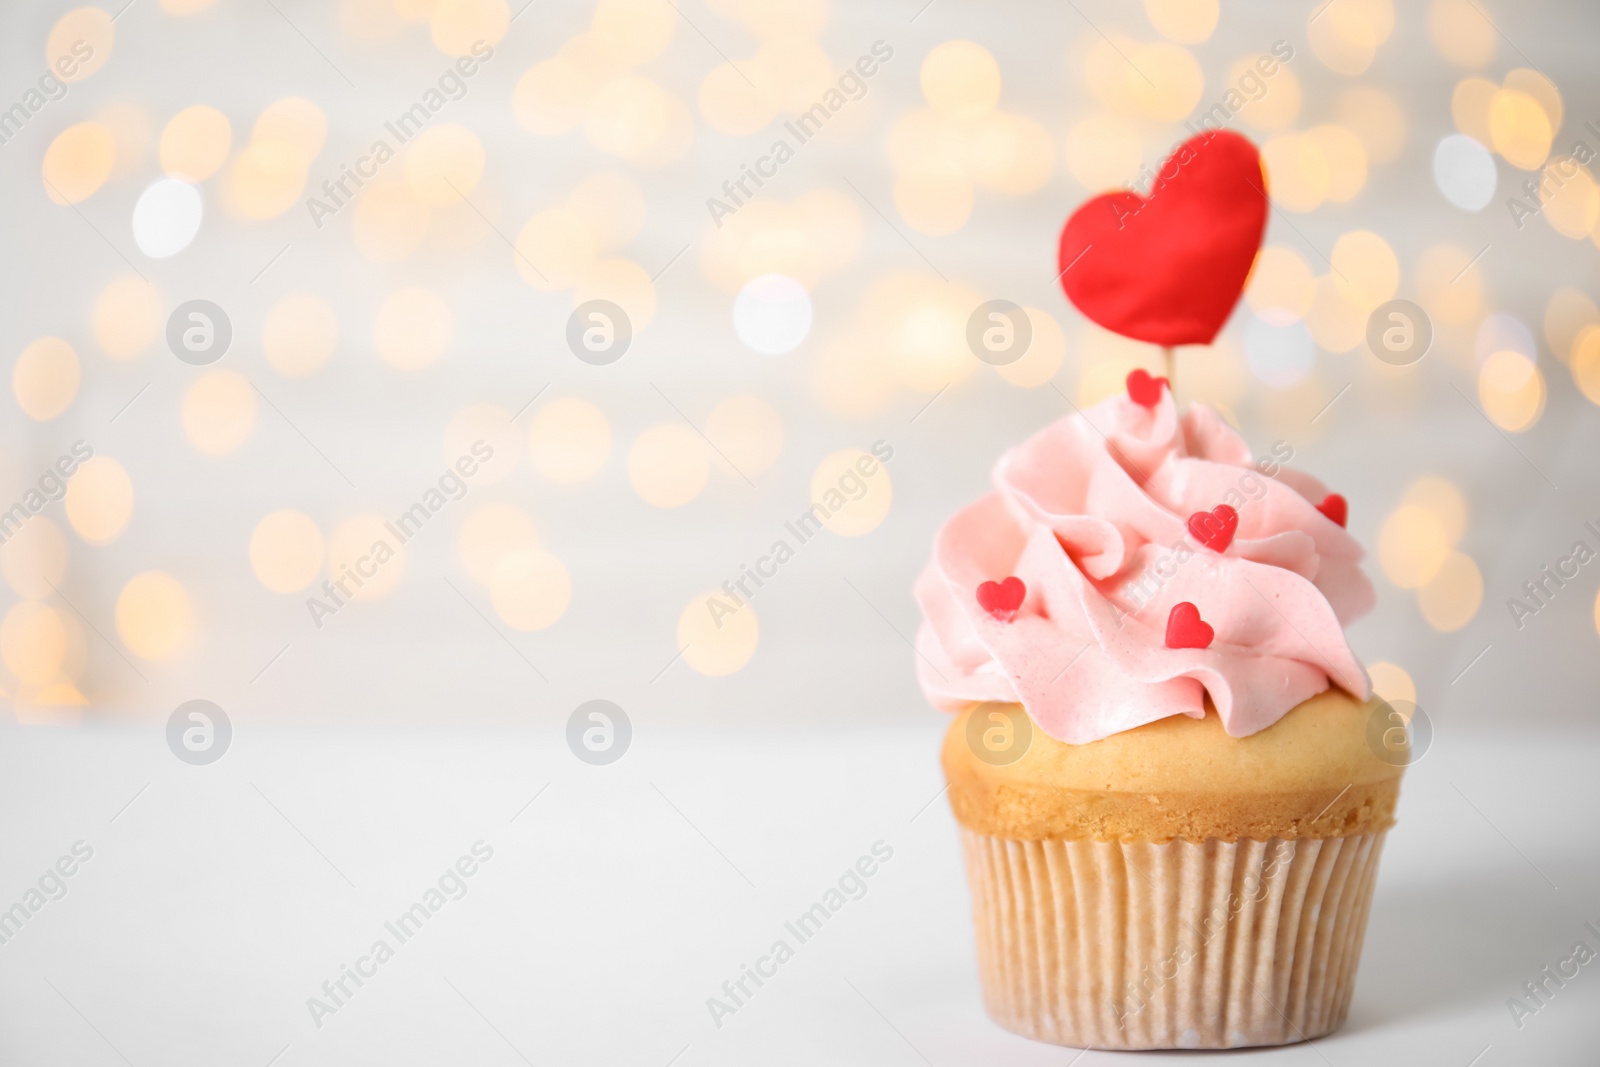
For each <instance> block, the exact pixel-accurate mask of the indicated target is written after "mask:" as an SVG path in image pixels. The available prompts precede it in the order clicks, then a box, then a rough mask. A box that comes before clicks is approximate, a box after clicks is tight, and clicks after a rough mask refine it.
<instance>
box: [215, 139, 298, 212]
mask: <svg viewBox="0 0 1600 1067" xmlns="http://www.w3.org/2000/svg"><path fill="white" fill-rule="evenodd" d="M305 186H306V164H305V160H304V158H303V156H302V155H301V151H300V149H299V148H298V147H296V146H295V145H294V144H292V143H291V142H289V141H277V140H274V141H252V142H251V143H250V144H249V145H248V146H247V147H246V148H245V150H244V151H242V152H240V153H239V154H238V155H237V156H235V157H234V159H233V165H232V166H230V167H229V168H228V172H227V182H226V186H225V191H226V194H227V198H226V199H227V203H228V206H229V208H230V209H231V210H232V211H233V213H234V214H235V215H237V216H238V217H239V218H242V219H246V220H248V221H252V222H259V221H261V220H263V219H270V218H276V217H277V216H279V215H281V214H283V213H284V212H285V211H288V210H289V209H290V208H292V207H295V206H296V205H297V204H299V203H300V194H301V193H302V192H304V191H305Z"/></svg>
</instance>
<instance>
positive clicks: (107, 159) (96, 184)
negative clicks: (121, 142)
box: [40, 122, 117, 204]
mask: <svg viewBox="0 0 1600 1067" xmlns="http://www.w3.org/2000/svg"><path fill="white" fill-rule="evenodd" d="M116 157H117V142H116V138H114V137H112V136H111V131H110V130H108V129H106V128H105V127H104V126H102V125H101V124H100V123H98V122H79V123H77V124H75V125H72V126H68V127H67V128H66V129H64V130H62V131H61V132H60V133H59V134H57V135H56V139H55V140H53V141H51V142H50V147H49V148H47V149H45V153H44V162H43V164H41V166H40V175H41V176H42V178H43V180H44V186H45V192H46V193H48V194H49V196H50V199H51V200H52V201H53V202H55V203H57V204H78V203H82V202H83V201H85V200H87V199H89V197H91V196H93V195H94V194H95V193H96V192H97V191H98V190H99V188H100V186H102V185H104V184H105V181H106V179H107V178H109V177H110V176H111V167H112V164H113V163H114V162H115V161H116Z"/></svg>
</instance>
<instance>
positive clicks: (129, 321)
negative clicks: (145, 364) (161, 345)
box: [89, 274, 165, 360]
mask: <svg viewBox="0 0 1600 1067" xmlns="http://www.w3.org/2000/svg"><path fill="white" fill-rule="evenodd" d="M164 318H165V316H164V314H163V308H162V305H161V292H160V290H158V289H157V288H156V287H155V286H154V285H152V284H151V283H150V282H148V281H146V280H145V279H144V278H141V277H139V276H138V275H137V274H126V275H123V276H122V277H120V278H116V279H113V280H112V281H111V282H110V283H109V284H108V285H107V286H106V287H105V288H104V289H102V290H100V295H99V296H97V297H95V301H94V308H93V310H91V311H90V312H89V329H90V331H91V332H92V333H93V334H94V339H95V343H96V344H98V345H99V346H100V350H101V351H102V352H104V353H105V354H106V355H107V356H108V357H109V358H111V359H115V360H129V359H136V358H137V357H139V356H142V355H143V354H144V353H145V352H146V351H148V350H149V348H150V346H151V345H152V344H154V343H155V340H156V338H157V337H160V336H161V329H162V326H163V320H164Z"/></svg>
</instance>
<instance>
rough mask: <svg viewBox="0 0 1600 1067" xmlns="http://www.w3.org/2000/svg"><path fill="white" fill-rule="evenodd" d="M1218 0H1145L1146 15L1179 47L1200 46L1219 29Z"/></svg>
mask: <svg viewBox="0 0 1600 1067" xmlns="http://www.w3.org/2000/svg"><path fill="white" fill-rule="evenodd" d="M1221 12H1222V5H1221V4H1219V3H1218V2H1217V0H1144V13H1145V15H1146V17H1148V18H1149V19H1150V25H1152V26H1154V27H1155V29H1156V32H1157V33H1159V34H1161V36H1163V37H1165V38H1166V39H1167V40H1169V41H1176V42H1178V43H1179V44H1199V43H1200V42H1201V41H1204V40H1206V39H1207V38H1208V37H1210V36H1211V33H1212V31H1213V30H1215V29H1216V28H1217V18H1218V16H1219V15H1220V14H1221Z"/></svg>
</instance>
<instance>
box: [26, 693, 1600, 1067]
mask: <svg viewBox="0 0 1600 1067" xmlns="http://www.w3.org/2000/svg"><path fill="white" fill-rule="evenodd" d="M562 725H563V724H562V722H561V721H559V720H557V719H555V718H553V717H551V718H547V719H541V720H540V721H539V722H538V724H536V725H530V726H529V727H528V728H526V729H524V730H520V731H514V730H499V731H494V730H488V729H482V728H473V729H462V730H458V731H447V730H444V729H435V730H421V729H409V730H404V731H398V730H387V731H385V730H377V729H363V730H355V729H333V728H311V727H301V726H296V727H269V726H263V725H261V724H259V723H243V724H235V726H236V734H235V738H234V741H233V745H232V748H231V750H230V751H229V752H228V753H227V754H226V756H225V757H224V758H223V759H222V760H220V761H219V762H217V763H215V764H212V765H210V766H206V767H193V766H188V765H185V764H183V763H181V762H179V761H178V760H177V759H175V758H174V757H173V755H172V754H171V752H169V751H168V749H167V747H166V745H165V740H164V738H163V736H162V735H161V733H160V732H159V731H158V730H155V729H153V728H138V729H135V728H132V727H128V728H105V727H100V728H92V727H85V728H80V729H76V730H71V729H55V728H40V727H34V728H24V727H14V728H10V729H7V730H6V731H4V734H3V736H0V742H3V743H0V810H3V811H5V812H7V813H8V814H7V816H6V818H5V819H4V820H3V821H0V833H3V839H0V846H3V847H0V908H4V907H9V906H10V905H11V904H12V903H13V902H15V901H18V900H21V899H22V897H23V894H24V893H25V891H26V890H27V889H28V887H29V886H30V885H32V884H36V882H37V880H38V878H39V877H40V876H41V875H42V874H44V872H45V871H46V869H47V868H49V867H50V866H51V865H52V864H54V863H55V862H56V861H57V859H58V858H59V857H61V856H62V855H67V854H70V852H71V849H72V846H73V844H74V843H75V842H77V841H80V840H81V841H83V842H85V843H86V845H87V846H89V847H91V848H92V849H93V856H92V858H90V859H89V860H87V861H85V862H82V863H81V864H79V865H78V866H77V868H76V869H75V871H74V873H73V875H72V876H71V877H70V878H67V879H63V882H64V884H65V885H66V887H67V893H66V895H65V896H64V897H62V898H61V899H59V900H51V901H49V902H48V903H46V904H44V906H42V907H41V908H40V909H39V910H38V912H37V913H36V914H34V915H33V916H32V917H31V918H30V919H29V920H28V922H27V923H26V924H25V925H24V926H23V928H22V930H21V931H20V932H19V933H17V934H15V935H14V936H12V937H11V938H10V939H9V940H8V941H7V942H6V943H4V944H0V1004H3V1005H4V1010H3V1011H0V1062H3V1063H7V1064H13V1063H15V1064H73V1065H85V1067H95V1065H100V1064H105V1065H108V1067H110V1065H114V1064H119V1063H124V1062H126V1063H128V1064H132V1065H134V1067H146V1065H152V1067H154V1065H156V1064H164V1065H168V1064H202V1063H203V1064H239V1065H243V1067H266V1065H267V1064H269V1063H274V1064H278V1065H282V1067H298V1065H302V1064H327V1065H345V1064H354V1063H382V1064H386V1065H395V1067H398V1065H404V1064H442V1063H450V1064H456V1063H471V1064H486V1065H496V1064H507V1065H510V1064H517V1063H521V1062H524V1061H525V1062H528V1063H535V1064H541V1065H542V1064H546V1063H562V1064H569V1063H571V1064H576V1063H595V1064H621V1063H637V1064H645V1065H653V1067H666V1065H667V1064H669V1063H675V1064H677V1065H679V1067H700V1065H710V1064H740V1065H745V1064H753V1063H760V1064H780V1063H794V1064H815V1063H851V1064H854V1063H860V1064H872V1065H874V1067H880V1065H881V1067H888V1065H896V1064H905V1065H908V1067H912V1065H916V1064H918V1063H922V1062H926V1063H930V1064H933V1065H935V1067H947V1065H948V1067H954V1065H957V1064H984V1065H995V1064H1018V1065H1027V1064H1041V1065H1043V1064H1051V1065H1057V1067H1059V1065H1064V1064H1069V1063H1080V1064H1083V1065H1085V1067H1090V1065H1093V1064H1096V1063H1142V1062H1151V1063H1155V1062H1164V1061H1165V1060H1164V1059H1163V1057H1166V1058H1171V1057H1174V1056H1177V1057H1181V1056H1184V1055H1204V1054H1183V1053H1174V1054H1120V1053H1108V1052H1098V1051H1095V1052H1089V1053H1087V1054H1085V1055H1083V1056H1082V1057H1081V1058H1079V1059H1074V1057H1077V1056H1078V1055H1079V1054H1078V1052H1076V1051H1075V1050H1063V1049H1060V1048H1056V1047H1052V1046H1046V1045H1040V1044H1035V1043H1033V1042H1030V1041H1027V1040H1024V1039H1022V1038H1018V1037H1014V1036H1012V1035H1010V1034H1008V1033H1006V1032H1004V1031H1002V1030H1000V1029H999V1028H997V1027H996V1026H994V1025H993V1024H992V1023H990V1022H989V1020H988V1019H987V1018H986V1016H985V1015H984V1014H983V1011H982V1008H981V1006H980V1002H979V995H978V988H977V973H976V969H975V966H974V960H973V947H972V931H971V927H970V918H969V911H968V908H969V903H968V899H967V890H966V885H965V882H964V878H963V871H962V866H961V859H960V855H959V850H958V845H957V839H956V834H955V829H954V826H953V824H952V821H951V817H950V814H949V809H948V807H947V805H946V804H945V802H944V800H943V798H942V797H940V795H939V794H940V789H941V785H942V781H941V779H940V776H939V772H938V768H937V763H936V757H935V751H936V746H937V742H938V736H939V730H940V728H941V726H942V725H943V723H942V721H941V719H940V718H939V717H937V716H933V715H928V716H926V717H925V718H924V717H919V718H917V719H915V720H908V724H907V725H906V726H903V727H899V728H884V727H878V728H872V729H862V730H860V731H859V732H854V733H852V732H849V731H843V730H837V729H834V730H829V731H826V732H824V731H820V730H818V731H814V732H782V733H761V732H758V731H756V730H755V729H754V728H751V729H749V730H744V731H741V732H739V733H736V734H731V733H728V732H721V733H716V732H710V731H690V730H674V729H672V728H670V727H665V726H663V725H661V724H659V723H648V722H647V723H644V724H641V723H637V722H636V723H635V729H636V734H635V737H634V741H633V746H632V748H631V750H630V751H629V752H628V753H627V754H626V755H625V756H624V757H623V758H622V759H621V760H620V761H619V762H617V763H615V764H613V765H610V766H602V767H592V766H588V765H585V764H583V763H580V762H579V761H578V760H577V759H576V758H574V756H573V755H572V754H571V753H570V752H569V751H568V750H567V749H566V747H565V745H564V742H563V740H562V732H561V727H562ZM1597 758H1600V752H1597V750H1596V747H1595V744H1594V742H1593V741H1581V740H1579V739H1577V738H1572V739H1565V738H1561V737H1551V736H1546V737H1515V736H1511V735H1506V736H1502V737H1482V736H1480V737H1468V738H1462V737H1457V736H1455V734H1454V733H1452V731H1450V730H1449V729H1447V728H1445V729H1441V730H1440V732H1439V736H1438V737H1437V739H1436V742H1435V745H1434V748H1433V750H1432V751H1431V752H1429V753H1428V754H1427V755H1426V757H1425V758H1424V759H1423V761H1422V762H1421V763H1420V764H1419V765H1417V766H1416V767H1415V768H1413V769H1412V771H1411V772H1410V774H1409V777H1408V778H1407V781H1406V785H1405V790H1404V793H1403V796H1402V801H1401V813H1400V815H1401V821H1400V825H1399V826H1398V828H1397V829H1396V830H1395V831H1394V832H1393V834H1392V835H1391V837H1390V840H1389V844H1388V850H1387V852H1386V854H1385V856H1384V862H1383V870H1382V876H1381V878H1380V881H1379V884H1378V889H1377V899H1376V902H1375V904H1374V907H1373V911H1372V918H1371V924H1370V927H1369V930H1368V934H1367V942H1366V951H1365V956H1364V959H1363V962H1362V967H1361V974H1360V981H1359V984H1358V986H1357V989H1356V995H1355V1002H1354V1006H1353V1007H1352V1009H1351V1014H1350V1020H1349V1022H1348V1023H1347V1024H1346V1026H1345V1027H1344V1029H1343V1030H1342V1031H1340V1032H1339V1033H1338V1034H1336V1035H1334V1036H1333V1037H1330V1038H1328V1039H1326V1040H1323V1041H1319V1042H1316V1043H1315V1044H1314V1045H1312V1046H1309V1047H1307V1046H1291V1047H1288V1048H1283V1049H1276V1050H1266V1051H1254V1052H1242V1053H1237V1054H1236V1055H1239V1056H1243V1057H1249V1061H1250V1062H1251V1063H1256V1064H1261V1065H1267V1064H1277V1063H1285V1064H1305V1065H1314V1064H1334V1065H1338V1067H1345V1065H1350V1067H1354V1065H1358V1064H1374V1063H1382V1064H1388V1063H1405V1064H1439V1065H1443V1067H1467V1065H1468V1064H1469V1063H1471V1064H1474V1065H1475V1067H1494V1065H1499V1064H1540V1065H1552V1067H1555V1065H1564V1064H1594V1063H1596V1062H1597V1061H1600V1043H1597V1037H1600V964H1594V965H1591V966H1589V967H1586V968H1584V969H1583V970H1582V971H1580V973H1579V975H1578V977H1577V978H1575V979H1573V980H1571V981H1569V982H1568V983H1567V985H1566V987H1565V988H1563V989H1561V990H1560V991H1558V992H1557V994H1556V996H1555V998H1554V999H1553V1000H1552V1002H1551V1003H1550V1004H1549V1006H1548V1007H1546V1008H1545V1009H1543V1010H1541V1011H1540V1012H1539V1013H1538V1014H1537V1015H1536V1016H1534V1017H1532V1018H1529V1019H1527V1020H1525V1025H1524V1027H1523V1029H1522V1030H1520V1031H1519V1030H1518V1029H1517V1028H1516V1026H1515V1025H1514V1024H1513V1021H1512V1019H1511V1015H1510V1013H1509V1011H1508V1010H1507V1007H1506V1000H1507V998H1508V997H1511V996H1514V995H1517V994H1518V993H1519V992H1520V987H1521V985H1522V983H1523V982H1525V981H1527V980H1529V979H1531V978H1533V977H1535V975H1536V973H1537V972H1538V971H1539V969H1540V968H1541V967H1542V966H1544V965H1545V964H1554V963H1555V961H1556V960H1558V959H1560V958H1561V957H1563V956H1565V955H1567V954H1568V953H1569V952H1570V950H1571V946H1572V944H1573V942H1575V941H1577V940H1578V939H1580V938H1584V939H1586V940H1588V941H1589V943H1590V944H1591V946H1592V947H1600V945H1596V939H1594V938H1593V937H1592V935H1589V934H1587V932H1585V931H1583V930H1582V923H1583V921H1585V920H1596V921H1597V925H1600V892H1597V890H1600V847H1597V844H1600V835H1597V833H1596V822H1597V818H1600V796H1597V790H1596V788H1595V785H1594V782H1595V767H1596V762H1597ZM536 795H537V799H536V800H533V802H532V803H531V804H529V803H528V802H529V800H530V798H533V797H535V796H536ZM919 812H920V814H919ZM480 840H481V841H483V842H484V843H485V844H486V845H488V846H489V847H492V849H493V856H492V858H490V859H489V860H487V861H486V862H482V863H481V864H479V865H477V867H476V868H475V872H474V874H473V875H472V877H471V878H470V879H463V880H462V882H463V884H464V885H465V886H466V890H467V891H466V893H465V895H464V896H462V897H461V898H460V899H452V900H447V901H446V902H445V903H444V904H443V906H442V907H440V908H439V910H438V912H437V913H436V914H432V915H431V917H430V918H429V919H428V921H427V922H426V923H424V924H422V926H421V929H420V930H417V931H415V933H414V934H413V935H412V936H411V937H410V938H409V939H408V940H406V941H405V942H404V943H400V942H399V941H398V939H397V938H395V937H394V936H393V934H392V933H389V932H388V931H387V930H386V928H385V925H384V924H385V922H386V921H391V922H392V921H394V920H395V919H396V918H397V917H398V916H400V915H401V913H403V912H404V911H405V910H406V909H407V908H408V907H409V906H410V905H411V904H412V903H414V902H417V901H419V900H421V898H422V896H423V894H424V891H425V890H427V889H428V888H429V887H430V886H433V885H434V884H435V883H436V882H437V880H438V878H439V876H440V875H441V873H442V872H444V871H445V870H446V868H447V867H449V866H450V865H451V864H453V863H455V862H456V860H457V859H458V857H460V856H462V855H465V854H469V853H470V850H471V848H472V846H473V844H474V843H475V842H478V841H480ZM880 840H881V841H883V842H885V843H886V844H887V845H888V846H889V847H891V848H892V849H893V858H892V859H891V860H889V861H888V862H886V863H884V864H882V865H881V867H880V868H879V869H878V870H877V872H876V873H875V874H874V875H873V877H872V878H871V879H870V880H868V882H867V892H866V894H865V895H864V896H862V897H861V898H860V899H858V900H853V901H851V902H849V903H848V904H847V905H846V906H845V907H844V908H843V909H842V910H841V911H840V912H839V913H838V914H837V915H835V916H834V917H833V918H832V919H831V920H830V921H829V922H828V923H827V924H826V925H825V926H824V928H823V929H822V930H821V931H820V932H818V933H817V934H816V935H815V936H814V937H813V938H812V939H811V940H809V941H808V942H806V943H805V944H803V945H800V946H799V948H798V950H797V952H796V954H795V956H794V958H793V959H791V960H789V961H787V962H786V963H784V964H783V965H782V966H781V967H780V968H778V973H777V975H776V976H775V977H773V978H771V979H769V980H768V981H767V982H766V984H765V985H764V986H763V987H762V988H760V989H759V990H758V991H757V992H756V994H755V995H754V996H752V997H750V998H749V999H748V1000H747V1002H746V1003H745V1005H744V1007H743V1008H741V1009H740V1010H739V1011H738V1012H737V1013H736V1014H735V1015H734V1016H732V1017H730V1018H726V1019H724V1020H723V1025H722V1026H721V1027H720V1028H718V1027H717V1026H715V1025H714V1024H713V1021H712V1018H711V1015H710V1012H709V1011H708V1009H707V1007H706V1000H707V998H708V997H711V996H713V995H718V994H719V993H720V987H721V984H722V982H723V981H724V980H726V979H732V978H736V977H737V976H738V973H739V969H740V965H741V964H749V963H753V962H754V961H755V959H756V957H757V956H758V955H761V954H763V953H764V952H765V951H766V950H767V948H768V946H769V945H770V944H771V943H772V942H773V941H774V940H775V939H776V938H778V937H780V936H783V935H784V931H783V923H784V922H785V920H788V919H792V918H794V917H795V916H797V915H798V914H799V913H800V912H802V911H803V910H805V909H806V908H807V907H809V905H810V904H811V903H812V902H813V901H815V900H817V899H818V898H819V897H820V896H821V894H822V893H823V892H824V891H825V890H826V889H827V888H828V887H829V886H830V885H832V884H833V883H834V881H835V879H836V878H837V877H838V875H839V874H840V873H841V872H843V871H844V869H845V868H846V867H847V866H850V865H851V864H853V863H854V862H855V860H856V859H857V858H858V857H859V856H861V855H862V854H864V853H867V852H868V851H869V849H870V848H871V846H872V845H873V843H874V842H877V841H880ZM80 851H82V850H81V849H80ZM480 851H481V849H480ZM468 866H471V865H470V864H469V865H468ZM1547 879H1548V881H1547ZM447 882H448V880H447ZM1551 882H1553V883H1554V884H1555V885H1556V886H1559V888H1552V885H1551ZM448 884H449V886H450V888H454V883H453V882H450V883H448ZM379 938H383V939H385V940H387V941H388V942H389V943H390V945H391V946H392V947H394V949H395V951H394V956H393V958H392V959H389V960H387V961H386V962H383V963H382V964H381V965H380V964H376V963H366V964H363V969H365V970H367V971H368V972H369V973H372V972H374V971H375V973H373V974H372V977H370V978H367V979H365V980H364V984H363V985H361V986H360V987H357V986H355V985H354V984H353V982H352V980H350V979H346V988H347V991H348V992H349V994H350V995H349V996H348V997H341V999H342V1000H343V1004H342V1005H340V1006H338V1007H337V1010H336V1011H334V1013H333V1014H331V1015H328V1016H325V1017H324V1018H322V1020H321V1022H322V1025H321V1027H320V1028H319V1027H317V1026H316V1025H315V1024H314V1023H313V1019H312V1014H311V1012H310V1010H309V1009H308V1007H307V999H308V998H310V997H312V996H321V995H322V993H321V986H322V983H323V982H324V981H325V980H333V979H337V978H338V977H339V976H340V974H341V971H340V967H341V964H350V965H354V964H356V962H357V961H358V960H359V959H361V957H363V956H364V955H365V954H366V953H367V950H368V948H369V946H371V944H372V943H373V942H374V941H375V940H377V939H379ZM790 940H791V942H792V938H791V939H790ZM329 1003H331V1001H330V1002H329ZM1486 1048H1487V1052H1485V1051H1484V1050H1485V1049H1486ZM1474 1057H1479V1058H1477V1059H1476V1060H1475V1059H1474Z"/></svg>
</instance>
